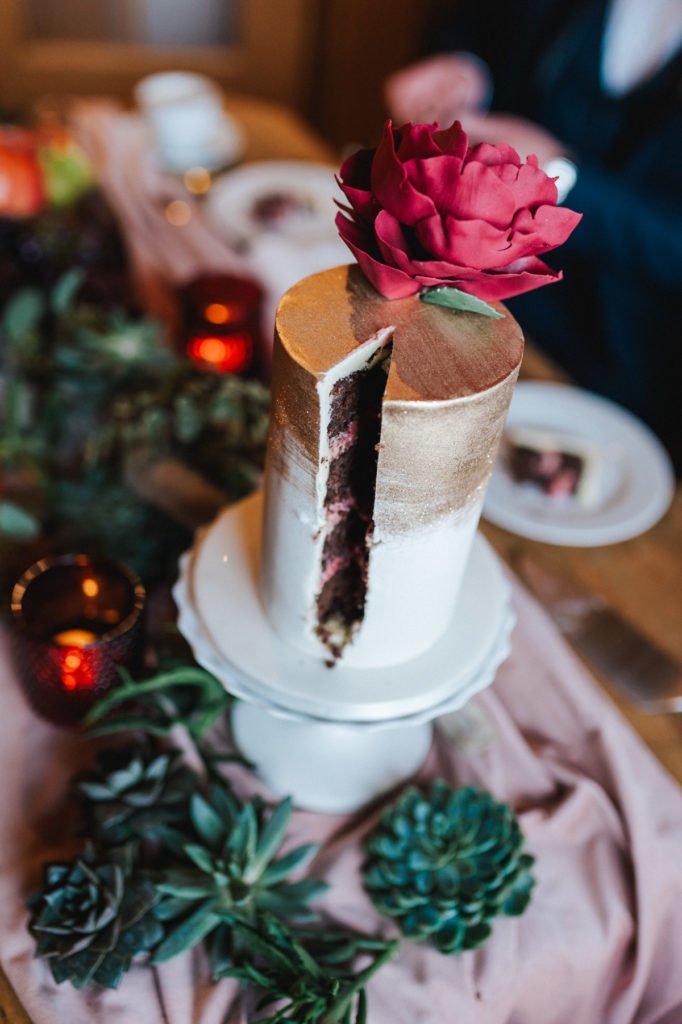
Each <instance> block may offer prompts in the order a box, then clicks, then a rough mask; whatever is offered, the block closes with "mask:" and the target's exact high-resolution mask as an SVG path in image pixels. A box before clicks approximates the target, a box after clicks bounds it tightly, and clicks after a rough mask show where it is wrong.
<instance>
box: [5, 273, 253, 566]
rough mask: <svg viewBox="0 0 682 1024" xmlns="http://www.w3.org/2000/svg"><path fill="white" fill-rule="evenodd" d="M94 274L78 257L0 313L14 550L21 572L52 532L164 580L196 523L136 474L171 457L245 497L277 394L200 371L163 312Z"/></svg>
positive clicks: (11, 560)
mask: <svg viewBox="0 0 682 1024" xmlns="http://www.w3.org/2000/svg"><path fill="white" fill-rule="evenodd" d="M84 285H87V279H86V277H85V274H84V271H83V270H82V269H80V268H74V269H72V270H70V271H68V272H67V273H66V274H64V275H62V276H61V277H60V278H59V279H58V280H57V282H56V284H55V285H54V287H52V288H51V289H50V290H49V291H47V292H46V291H45V290H44V289H42V288H40V287H38V286H28V287H23V288H21V289H19V290H17V291H15V293H14V294H13V295H12V296H11V298H10V299H9V301H8V302H7V303H6V305H5V308H4V311H3V314H2V317H1V318H0V413H1V414H2V415H1V418H2V421H3V430H2V433H1V434H0V464H2V466H3V477H4V481H3V482H4V488H3V495H2V497H1V498H0V562H3V563H4V564H5V565H6V566H8V567H11V571H12V572H14V571H15V567H16V566H19V571H21V569H23V568H25V566H26V564H27V553H26V548H27V546H28V547H29V548H30V545H31V543H32V542H36V541H38V542H39V544H40V547H41V549H40V552H39V553H40V554H44V553H45V545H46V543H48V544H49V546H50V547H51V548H52V549H53V550H74V549H77V550H85V551H96V552H97V553H99V554H104V555H109V556H110V557H113V558H115V559H119V560H121V561H124V562H127V563H129V564H131V565H133V566H134V567H135V568H136V569H137V570H138V572H140V573H141V574H142V576H143V578H145V580H146V581H147V582H150V581H153V580H154V579H155V578H157V577H158V576H159V575H160V574H162V573H163V571H164V568H165V567H167V566H169V565H173V564H174V563H175V556H176V555H179V554H180V553H181V551H182V550H184V548H185V547H187V545H188V543H189V540H190V535H189V533H188V531H187V530H186V529H185V528H184V527H182V526H179V525H178V524H177V523H176V522H174V521H173V520H172V519H170V518H169V517H168V516H167V515H166V514H165V513H164V512H162V511H161V510H160V509H158V508H155V507H152V506H151V505H150V504H149V503H148V502H147V501H146V500H145V499H144V498H143V497H141V495H140V493H139V488H137V489H136V487H135V486H134V484H133V483H131V481H134V480H135V478H136V477H137V478H138V479H139V478H140V477H144V475H145V473H146V472H147V469H148V468H149V467H151V466H153V465H154V464H155V463H156V462H158V461H159V460H161V459H171V460H174V462H175V463H179V464H181V465H184V466H185V467H191V470H192V472H193V473H195V474H199V476H200V477H202V478H203V479H205V480H208V481H210V482H211V484H212V485H213V486H214V487H216V488H218V489H219V491H220V492H222V494H224V496H225V500H226V501H227V500H237V499H238V498H240V497H243V496H245V495H246V494H248V493H249V492H250V491H251V490H253V488H254V487H255V486H256V485H257V482H258V479H259V473H260V470H261V467H262V463H263V458H264V449H265V439H266V433H267V418H268V393H267V390H266V388H264V387H263V385H261V384H260V383H258V382H257V381H255V380H245V379H243V378H239V377H227V376H218V375H213V374H204V373H201V372H199V371H198V370H196V368H195V367H194V365H193V364H192V363H191V362H190V361H189V360H188V359H186V358H185V357H184V356H182V355H179V354H177V353H175V352H174V351H173V350H172V348H170V347H169V345H168V343H167V342H166V340H165V338H164V337H163V332H162V329H161V326H160V324H158V323H157V322H155V321H153V320H149V319H147V318H143V317H140V316H138V315H136V314H134V313H131V312H129V311H126V310H124V309H122V308H118V307H114V308H107V307H106V306H104V305H102V304H92V302H89V301H87V288H84ZM83 296H85V298H84V297H83ZM84 508H87V509H88V515H87V516H84V515H83V509H84Z"/></svg>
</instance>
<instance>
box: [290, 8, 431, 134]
mask: <svg viewBox="0 0 682 1024" xmlns="http://www.w3.org/2000/svg"><path fill="white" fill-rule="evenodd" d="M434 7H435V0H423V2H421V3H420V2H415V0H371V2H370V3H367V0H327V2H326V3H323V5H322V8H321V11H320V26H319V40H318V43H317V46H316V47H315V48H314V56H315V68H314V86H313V93H312V95H311V97H310V101H309V104H308V107H307V109H306V113H307V115H308V117H309V118H310V119H311V121H312V123H313V124H314V125H315V127H316V128H317V129H318V131H320V132H321V133H322V134H323V135H324V136H325V138H327V139H329V140H330V141H331V142H333V143H335V144H336V145H338V146H344V145H346V144H350V143H362V144H365V145H372V144H373V143H374V142H376V140H377V138H378V137H379V134H380V132H381V127H382V124H383V122H384V119H385V117H386V108H385V106H384V102H383V93H382V86H383V81H384V79H385V78H386V76H387V75H388V74H389V73H390V72H391V71H395V70H397V69H398V68H401V67H403V66H404V65H405V64H408V63H410V62H411V61H413V60H415V59H416V58H417V57H419V56H421V55H422V53H423V52H424V47H425V43H426V38H427V36H428V33H429V30H430V25H431V19H432V13H433V9H434Z"/></svg>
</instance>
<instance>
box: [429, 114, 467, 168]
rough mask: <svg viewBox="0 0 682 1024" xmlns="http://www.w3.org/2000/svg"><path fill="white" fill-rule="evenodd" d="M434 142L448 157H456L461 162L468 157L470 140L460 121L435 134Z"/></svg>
mask: <svg viewBox="0 0 682 1024" xmlns="http://www.w3.org/2000/svg"><path fill="white" fill-rule="evenodd" d="M433 140H434V142H435V143H436V144H437V145H438V147H439V148H440V150H441V152H442V153H444V154H445V155H446V156H455V157H457V158H458V159H460V160H463V159H464V157H465V156H466V152H467V147H468V144H469V139H468V138H467V133H466V132H465V131H464V129H463V128H462V126H461V124H460V123H459V121H453V123H452V124H451V125H450V127H449V128H444V129H443V130H442V131H438V132H434V133H433Z"/></svg>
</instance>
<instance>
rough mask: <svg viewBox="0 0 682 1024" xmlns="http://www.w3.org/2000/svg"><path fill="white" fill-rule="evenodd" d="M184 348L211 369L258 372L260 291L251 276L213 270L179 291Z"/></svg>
mask: <svg viewBox="0 0 682 1024" xmlns="http://www.w3.org/2000/svg"><path fill="white" fill-rule="evenodd" d="M181 302H182V308H183V318H184V323H185V336H186V350H187V355H188V356H189V358H190V359H191V360H192V361H193V362H194V363H195V365H196V366H197V367H198V368H199V369H201V370H204V371H206V372H209V373H239V374H248V375H250V376H253V375H255V374H257V372H258V362H259V359H260V355H261V347H262V346H261V338H260V317H261V302H262V291H261V289H260V287H259V286H258V285H257V284H256V282H255V281H251V280H248V279H247V278H240V277H232V276H228V275H225V274H213V275H209V276H206V277H200V278H197V279H196V280H195V281H192V283H191V284H188V285H186V286H185V288H183V290H182V293H181Z"/></svg>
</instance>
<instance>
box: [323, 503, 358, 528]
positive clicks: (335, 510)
mask: <svg viewBox="0 0 682 1024" xmlns="http://www.w3.org/2000/svg"><path fill="white" fill-rule="evenodd" d="M355 505H356V502H355V499H354V498H343V499H342V500H341V501H334V502H332V504H331V505H329V507H328V508H327V510H326V515H325V523H326V532H327V533H331V531H332V530H333V529H334V527H335V526H338V525H339V523H340V522H341V520H342V519H345V517H346V516H347V515H348V513H349V512H350V510H351V509H352V508H354V507H355Z"/></svg>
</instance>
